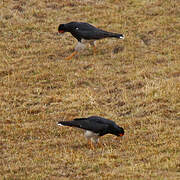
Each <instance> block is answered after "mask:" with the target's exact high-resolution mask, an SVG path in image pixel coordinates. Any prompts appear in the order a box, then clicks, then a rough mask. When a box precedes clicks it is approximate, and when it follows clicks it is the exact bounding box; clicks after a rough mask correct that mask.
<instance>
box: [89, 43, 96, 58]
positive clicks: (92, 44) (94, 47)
mask: <svg viewBox="0 0 180 180" xmlns="http://www.w3.org/2000/svg"><path fill="white" fill-rule="evenodd" d="M90 44H91V46H93V51H94V55H96V44H95V41H91V42H90Z"/></svg>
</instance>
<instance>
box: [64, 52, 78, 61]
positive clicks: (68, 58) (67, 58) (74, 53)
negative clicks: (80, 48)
mask: <svg viewBox="0 0 180 180" xmlns="http://www.w3.org/2000/svg"><path fill="white" fill-rule="evenodd" d="M77 53H78V52H77V51H74V52H73V53H72V54H71V55H70V56H68V57H66V58H65V59H66V60H70V59H71V58H72V57H73V56H75V55H76V54H77Z"/></svg>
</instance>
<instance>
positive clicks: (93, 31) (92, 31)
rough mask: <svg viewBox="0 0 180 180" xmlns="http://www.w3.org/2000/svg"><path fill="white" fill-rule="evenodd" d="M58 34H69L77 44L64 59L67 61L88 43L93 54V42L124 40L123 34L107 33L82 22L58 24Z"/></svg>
mask: <svg viewBox="0 0 180 180" xmlns="http://www.w3.org/2000/svg"><path fill="white" fill-rule="evenodd" d="M58 32H59V33H65V32H70V33H71V34H72V35H73V36H74V37H75V38H76V39H77V40H78V44H77V45H76V47H75V51H74V52H73V53H72V54H71V55H70V56H68V57H67V58H66V59H67V60H68V59H71V58H72V57H73V56H74V55H76V54H77V53H78V52H80V51H82V50H84V48H85V47H86V45H85V44H86V43H90V44H91V45H92V46H93V47H94V53H95V52H96V46H95V40H99V39H104V38H117V39H124V35H123V34H118V33H112V32H107V31H104V30H101V29H99V28H96V27H94V26H92V25H91V24H88V23H84V22H70V23H67V24H60V25H59V27H58Z"/></svg>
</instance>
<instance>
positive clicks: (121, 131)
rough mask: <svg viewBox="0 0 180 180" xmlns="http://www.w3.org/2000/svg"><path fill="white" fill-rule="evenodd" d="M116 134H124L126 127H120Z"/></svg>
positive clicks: (120, 135)
mask: <svg viewBox="0 0 180 180" xmlns="http://www.w3.org/2000/svg"><path fill="white" fill-rule="evenodd" d="M116 136H118V137H122V136H124V129H123V128H122V127H118V129H117V131H116Z"/></svg>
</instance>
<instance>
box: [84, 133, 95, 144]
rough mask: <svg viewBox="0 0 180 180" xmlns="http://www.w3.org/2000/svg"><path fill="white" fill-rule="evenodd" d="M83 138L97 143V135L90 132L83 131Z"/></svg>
mask: <svg viewBox="0 0 180 180" xmlns="http://www.w3.org/2000/svg"><path fill="white" fill-rule="evenodd" d="M84 135H85V137H86V138H87V139H91V140H92V141H93V142H94V143H96V142H98V133H94V132H92V131H88V130H87V131H85V134H84Z"/></svg>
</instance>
